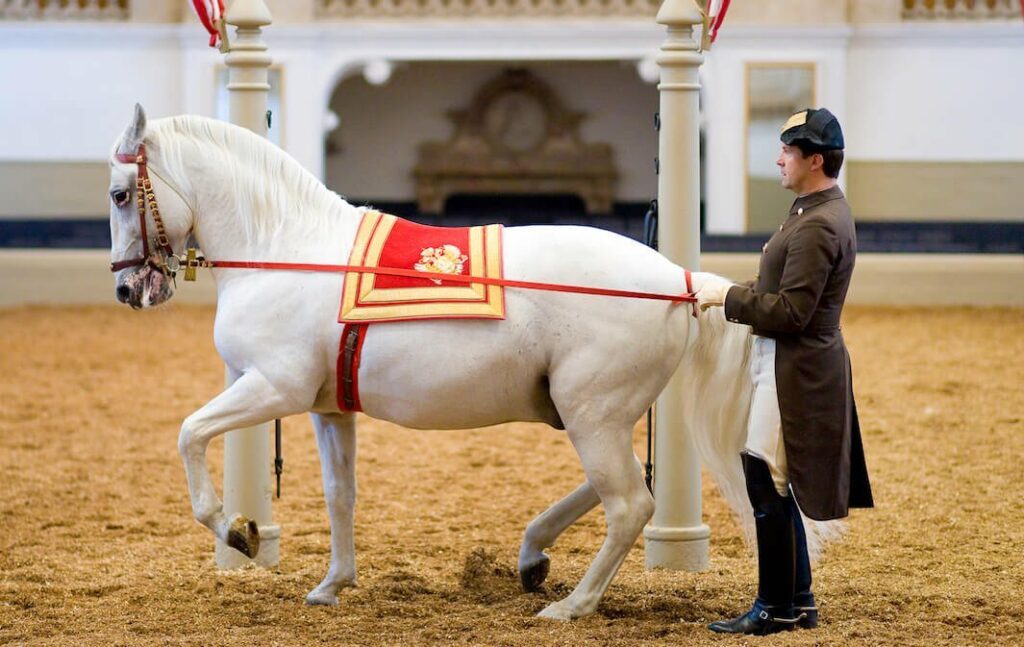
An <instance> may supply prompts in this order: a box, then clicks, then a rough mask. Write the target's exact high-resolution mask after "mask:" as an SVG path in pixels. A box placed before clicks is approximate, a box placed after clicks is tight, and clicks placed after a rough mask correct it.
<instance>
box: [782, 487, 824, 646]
mask: <svg viewBox="0 0 1024 647" xmlns="http://www.w3.org/2000/svg"><path fill="white" fill-rule="evenodd" d="M786 503H787V504H788V508H789V514H790V518H791V519H792V520H793V539H794V542H795V543H796V570H795V574H796V578H795V580H794V583H795V587H794V589H793V590H794V591H795V593H794V595H793V609H794V611H795V612H796V615H797V617H800V620H799V621H798V622H797V626H798V627H800V628H802V629H813V628H815V627H817V626H818V605H817V604H815V602H814V593H812V592H811V558H810V556H809V555H808V554H807V533H806V532H805V531H804V521H803V519H802V518H801V517H800V508H799V507H797V505H796V500H794V498H793V497H792V495H791V496H788V497H786ZM801 616H802V617H801Z"/></svg>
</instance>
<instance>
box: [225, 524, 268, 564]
mask: <svg viewBox="0 0 1024 647" xmlns="http://www.w3.org/2000/svg"><path fill="white" fill-rule="evenodd" d="M227 545H228V546H231V547H232V548H234V549H235V550H237V551H238V552H240V553H242V554H243V555H245V556H246V557H248V558H249V559H254V558H255V557H256V554H257V553H259V552H260V531H259V528H257V527H256V522H255V521H251V520H249V519H246V518H245V517H243V516H242V515H235V516H234V517H232V518H231V527H230V528H229V529H228V540H227Z"/></svg>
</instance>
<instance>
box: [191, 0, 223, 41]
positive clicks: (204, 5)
mask: <svg viewBox="0 0 1024 647" xmlns="http://www.w3.org/2000/svg"><path fill="white" fill-rule="evenodd" d="M192 8H193V9H195V10H196V16H198V17H199V22H201V23H203V27H205V28H206V31H208V32H209V33H210V47H216V46H217V39H218V38H220V32H219V31H218V29H217V23H218V22H220V20H221V18H223V17H224V0H192Z"/></svg>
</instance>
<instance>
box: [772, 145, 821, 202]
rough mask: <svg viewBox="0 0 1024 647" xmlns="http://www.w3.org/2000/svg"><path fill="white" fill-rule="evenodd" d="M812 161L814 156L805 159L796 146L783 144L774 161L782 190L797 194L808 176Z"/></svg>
mask: <svg viewBox="0 0 1024 647" xmlns="http://www.w3.org/2000/svg"><path fill="white" fill-rule="evenodd" d="M813 160H814V155H808V156H807V157H806V158H805V157H804V155H803V153H802V152H800V149H799V148H797V147H796V146H790V145H788V144H783V145H782V150H781V151H780V152H779V158H778V159H777V160H775V163H776V164H777V165H778V166H779V170H780V171H781V173H782V188H784V189H789V190H790V191H796V192H797V193H799V192H800V189H801V188H802V187H803V186H804V184H805V183H806V182H807V178H808V176H809V175H810V172H811V164H812V162H813Z"/></svg>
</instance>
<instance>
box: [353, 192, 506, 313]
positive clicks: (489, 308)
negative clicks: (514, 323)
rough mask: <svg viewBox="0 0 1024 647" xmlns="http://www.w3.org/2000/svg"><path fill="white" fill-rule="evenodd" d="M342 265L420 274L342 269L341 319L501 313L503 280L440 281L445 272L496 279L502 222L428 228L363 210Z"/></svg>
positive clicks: (500, 271) (498, 266) (442, 279)
mask: <svg viewBox="0 0 1024 647" xmlns="http://www.w3.org/2000/svg"><path fill="white" fill-rule="evenodd" d="M348 264H349V265H356V266H365V267H380V268H397V269H402V270H417V271H420V272H423V273H424V278H422V279H420V278H412V277H405V276H389V275H386V274H376V273H371V272H348V273H347V274H345V285H344V289H343V291H342V294H341V312H340V313H339V314H338V321H340V322H341V323H370V322H381V321H408V320H412V319H446V318H462V319H504V318H505V294H504V288H503V287H502V286H500V285H485V284H483V283H468V284H466V283H451V282H449V283H447V284H446V283H445V282H444V275H445V274H462V275H465V276H480V277H486V278H501V276H502V264H501V225H486V226H483V227H429V226H427V225H419V224H416V223H414V222H410V221H408V220H403V219H402V218H399V217H397V216H392V215H388V214H385V213H381V212H379V211H367V212H366V213H365V214H363V219H362V221H361V222H360V223H359V230H358V231H357V232H356V238H355V242H354V243H353V246H352V253H351V255H350V256H349V260H348Z"/></svg>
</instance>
